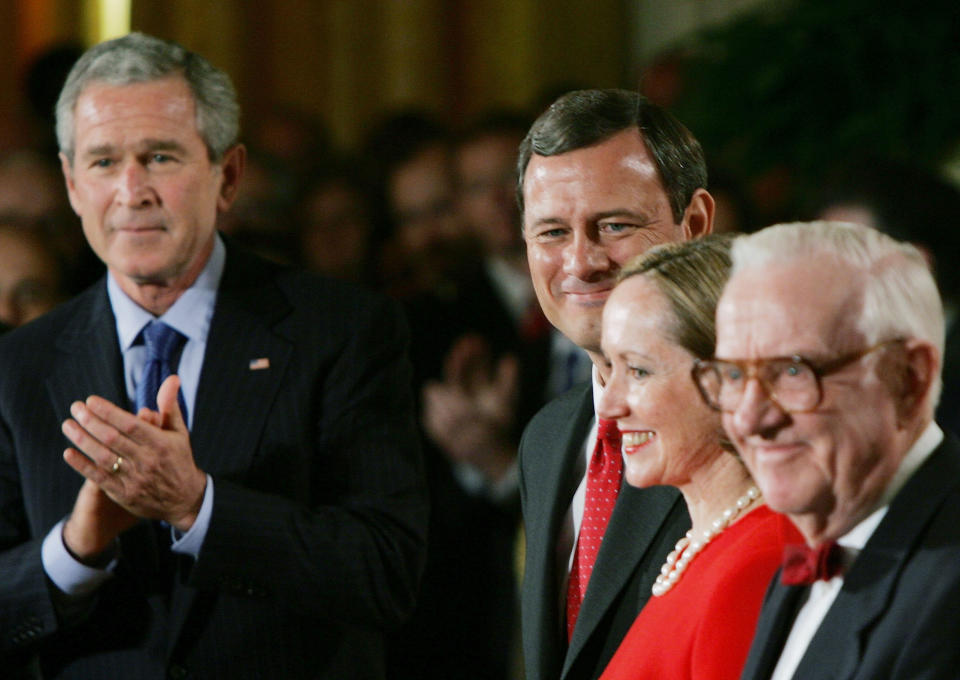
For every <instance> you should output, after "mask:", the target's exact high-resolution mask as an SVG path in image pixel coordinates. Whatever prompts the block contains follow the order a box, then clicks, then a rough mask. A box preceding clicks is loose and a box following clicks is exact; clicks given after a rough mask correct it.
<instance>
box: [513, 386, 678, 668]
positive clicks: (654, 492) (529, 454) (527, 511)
mask: <svg viewBox="0 0 960 680" xmlns="http://www.w3.org/2000/svg"><path fill="white" fill-rule="evenodd" d="M592 418H593V391H592V389H591V386H590V384H589V383H585V384H583V385H580V386H577V387H574V388H573V389H571V390H570V391H569V392H567V393H566V394H564V395H561V396H560V397H557V398H556V399H554V400H553V401H552V402H550V403H549V404H547V405H546V406H544V407H543V409H542V410H541V411H540V412H539V413H538V414H537V415H536V416H535V417H534V419H533V420H532V421H530V424H529V425H528V426H527V429H526V431H525V432H524V435H523V440H522V441H521V443H520V495H521V501H522V503H523V521H524V527H525V529H526V538H527V544H526V563H525V568H524V577H523V592H522V597H521V609H522V612H521V613H522V628H523V654H524V666H525V668H526V678H527V680H555V679H557V678H562V679H564V680H574V679H577V680H581V679H585V678H596V677H598V676H599V675H600V673H601V672H602V671H603V669H604V668H605V667H606V665H607V662H609V661H610V657H611V656H613V652H614V651H616V649H617V647H618V646H619V645H620V641H621V640H622V639H623V636H624V635H625V634H626V632H627V630H628V629H629V628H630V624H632V623H633V620H634V619H635V618H636V616H637V614H638V613H639V612H640V608H641V607H642V606H643V605H644V603H645V602H646V601H647V600H648V599H649V598H650V587H651V586H652V585H653V581H654V579H655V578H656V575H657V574H658V573H659V571H660V566H661V565H662V564H663V560H664V558H665V557H666V555H667V553H668V552H669V551H670V550H671V549H672V548H673V545H674V544H675V543H676V542H677V540H678V539H680V537H682V536H683V535H684V533H686V531H687V529H689V528H690V518H689V516H688V515H687V509H686V506H685V505H684V502H683V499H682V498H681V497H680V493H679V492H678V491H677V490H676V489H674V488H671V487H665V486H658V487H651V488H649V489H637V488H634V487H632V486H630V485H629V484H627V483H626V481H624V482H623V485H622V486H621V488H620V495H619V496H618V497H617V504H616V506H615V507H614V509H613V515H612V516H611V517H610V524H609V525H608V527H607V532H606V534H605V535H604V538H603V543H602V544H601V546H600V553H599V554H598V555H597V562H596V564H595V565H594V569H593V574H592V575H591V577H590V584H589V586H588V588H587V593H586V596H585V597H584V600H583V605H582V607H581V609H580V614H579V616H578V618H577V627H576V629H575V630H574V633H573V639H572V640H570V644H569V646H568V645H567V640H566V627H565V626H566V624H565V617H564V615H563V613H562V609H561V603H562V601H563V594H562V593H561V591H560V588H559V585H560V576H561V574H563V573H565V570H566V561H565V560H566V559H567V558H568V557H569V555H568V554H562V555H558V554H557V542H558V540H559V537H560V531H561V527H562V524H563V522H564V519H565V517H566V514H567V511H568V509H569V508H570V503H571V501H572V499H573V494H574V492H575V491H576V489H577V486H578V484H579V482H580V479H579V477H578V476H577V475H576V472H575V471H576V470H577V458H578V457H579V456H581V455H583V444H584V440H585V438H586V436H587V432H588V431H589V429H590V424H591V422H592Z"/></svg>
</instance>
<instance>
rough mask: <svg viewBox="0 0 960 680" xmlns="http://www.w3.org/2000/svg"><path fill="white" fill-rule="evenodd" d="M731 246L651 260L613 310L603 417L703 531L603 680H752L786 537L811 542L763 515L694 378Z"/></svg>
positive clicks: (667, 572)
mask: <svg viewBox="0 0 960 680" xmlns="http://www.w3.org/2000/svg"><path fill="white" fill-rule="evenodd" d="M731 240H732V239H731V237H729V236H727V235H723V236H708V237H705V238H702V239H696V240H693V241H688V242H685V243H677V244H667V245H663V246H659V247H656V248H653V249H651V250H650V251H648V252H647V253H646V254H645V255H642V256H640V257H639V258H638V259H636V260H634V261H632V262H630V263H628V264H627V265H626V266H625V267H624V269H623V271H622V272H621V274H620V282H619V283H618V284H617V286H616V288H615V289H614V290H613V292H612V293H611V294H610V298H609V300H608V301H607V304H606V306H605V308H604V311H603V338H602V347H603V351H604V354H605V355H606V357H607V358H608V360H609V361H610V365H611V369H610V376H609V378H608V380H607V382H606V385H605V387H604V392H603V396H602V397H601V400H600V404H599V409H598V414H599V415H600V416H601V417H603V418H609V419H615V420H616V421H617V426H618V427H619V428H620V431H621V432H622V436H623V454H624V467H625V476H626V478H627V481H628V482H629V483H630V484H632V485H634V486H641V487H647V486H655V485H662V484H666V485H671V486H675V487H677V488H679V489H680V491H681V493H682V494H683V497H684V500H685V501H686V503H687V508H688V510H689V512H690V517H691V519H692V521H693V528H692V529H691V530H690V531H689V532H688V533H687V535H686V536H683V537H679V538H680V540H679V541H678V543H677V545H676V549H675V550H674V551H673V552H672V553H671V554H670V555H669V556H668V557H667V560H666V564H664V566H663V569H662V570H661V575H660V576H659V577H658V578H657V581H656V583H655V584H654V586H653V594H654V595H655V596H656V597H654V599H653V600H651V601H650V602H649V603H648V604H647V605H646V606H645V607H644V609H643V610H642V611H641V612H640V615H639V616H638V617H637V619H636V621H635V622H634V624H633V627H632V628H631V629H630V632H629V633H628V634H627V636H626V637H625V638H624V641H623V643H622V644H621V646H620V648H619V649H618V651H617V653H616V654H615V656H614V657H613V659H612V660H611V662H610V665H609V666H608V667H607V669H606V671H605V672H604V674H603V676H602V677H603V678H604V679H607V680H611V679H615V678H651V677H656V678H666V677H669V678H690V679H691V680H692V679H694V678H696V679H697V680H704V679H706V680H719V679H724V680H725V679H727V678H729V679H731V680H732V679H734V678H738V677H739V675H740V671H741V669H742V668H743V664H744V662H745V660H746V656H747V651H748V649H749V645H750V640H751V638H752V636H753V630H754V625H755V624H756V619H757V616H758V614H759V611H760V605H761V600H762V597H763V593H764V591H765V590H766V587H767V583H768V581H769V580H770V578H771V576H772V575H773V573H774V571H775V570H776V568H777V567H778V566H779V564H780V558H781V554H782V552H783V545H784V543H785V541H786V539H788V538H789V539H792V540H794V541H798V540H799V534H797V532H796V530H794V529H793V528H792V526H791V525H790V524H789V523H788V522H787V521H786V520H784V519H782V518H780V517H778V516H776V515H774V514H773V513H772V512H771V511H770V510H768V509H767V508H766V507H764V506H763V500H762V498H761V497H760V493H759V492H758V491H757V488H756V487H755V486H754V485H753V481H752V479H751V478H750V474H749V473H748V472H747V470H746V468H745V467H744V466H743V464H742V463H741V461H740V460H739V458H738V457H737V456H736V454H735V453H733V450H732V448H731V447H730V445H729V443H728V442H726V441H724V438H723V435H722V430H721V427H720V414H719V413H717V412H716V411H714V410H712V409H711V408H710V407H708V406H707V405H706V404H705V403H703V401H702V400H701V399H700V396H699V394H698V391H697V386H696V385H695V384H694V381H693V378H692V376H691V369H692V368H693V366H694V362H695V361H696V360H697V359H707V358H709V357H711V356H712V354H713V347H714V342H715V330H714V312H715V308H716V304H717V300H718V298H719V296H720V292H721V290H722V288H723V284H724V282H725V281H726V278H727V276H728V275H729V270H730V256H729V250H730V243H731Z"/></svg>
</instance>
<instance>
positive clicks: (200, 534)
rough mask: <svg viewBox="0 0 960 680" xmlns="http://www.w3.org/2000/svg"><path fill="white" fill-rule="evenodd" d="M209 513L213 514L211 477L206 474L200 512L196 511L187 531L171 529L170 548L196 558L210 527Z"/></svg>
mask: <svg viewBox="0 0 960 680" xmlns="http://www.w3.org/2000/svg"><path fill="white" fill-rule="evenodd" d="M211 515H213V477H211V476H210V475H209V474H208V475H207V488H206V489H205V490H204V492H203V503H202V504H201V505H200V512H198V513H197V519H196V520H195V521H194V523H193V526H192V527H190V529H189V531H187V532H186V533H184V534H181V533H180V532H179V531H177V530H175V529H171V531H172V532H173V543H172V544H171V546H170V549H171V550H173V552H176V553H180V554H182V555H189V556H190V557H192V558H193V559H197V557H199V556H200V549H201V548H202V547H203V541H204V539H205V538H206V537H207V530H208V529H209V528H210V517H211Z"/></svg>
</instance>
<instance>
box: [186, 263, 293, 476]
mask: <svg viewBox="0 0 960 680" xmlns="http://www.w3.org/2000/svg"><path fill="white" fill-rule="evenodd" d="M227 252H228V257H227V265H226V269H225V271H224V275H223V281H222V282H221V286H220V290H219V292H218V294H217V302H216V306H215V308H214V314H213V319H212V321H211V324H210V335H209V337H208V338H207V350H206V353H205V355H204V358H203V368H202V371H201V374H200V382H199V384H198V386H197V398H196V407H195V408H196V413H195V414H194V420H193V430H192V431H191V436H190V438H191V442H192V444H193V450H194V456H195V458H196V460H197V464H198V465H199V466H200V468H201V469H203V470H205V471H207V472H209V473H211V474H222V475H226V476H230V477H234V478H235V477H236V476H237V475H242V474H243V473H244V472H245V471H247V470H249V468H250V466H251V462H252V459H253V456H254V454H255V452H256V451H257V447H258V445H259V442H260V432H261V431H262V429H263V427H264V425H265V423H266V419H267V415H268V413H269V411H270V408H269V407H270V404H271V403H272V402H273V399H274V397H275V396H276V393H277V390H278V389H279V388H280V385H281V383H282V378H283V376H284V374H285V373H286V370H287V364H288V362H289V360H290V356H291V353H292V349H293V348H292V344H291V343H290V342H289V341H288V340H286V339H284V338H282V337H280V336H279V335H278V334H277V333H276V332H275V329H274V326H275V324H276V323H277V321H279V320H280V319H282V318H283V317H284V316H286V315H287V314H288V313H289V310H290V307H289V303H288V302H287V300H286V297H285V296H284V295H283V294H282V292H281V291H280V290H279V289H278V288H277V286H276V283H275V282H274V280H273V277H272V276H268V271H269V270H267V269H265V267H264V266H257V264H256V263H255V262H253V261H251V260H250V259H249V258H248V257H247V256H245V255H244V254H243V253H239V252H236V251H234V250H232V249H228V251H227Z"/></svg>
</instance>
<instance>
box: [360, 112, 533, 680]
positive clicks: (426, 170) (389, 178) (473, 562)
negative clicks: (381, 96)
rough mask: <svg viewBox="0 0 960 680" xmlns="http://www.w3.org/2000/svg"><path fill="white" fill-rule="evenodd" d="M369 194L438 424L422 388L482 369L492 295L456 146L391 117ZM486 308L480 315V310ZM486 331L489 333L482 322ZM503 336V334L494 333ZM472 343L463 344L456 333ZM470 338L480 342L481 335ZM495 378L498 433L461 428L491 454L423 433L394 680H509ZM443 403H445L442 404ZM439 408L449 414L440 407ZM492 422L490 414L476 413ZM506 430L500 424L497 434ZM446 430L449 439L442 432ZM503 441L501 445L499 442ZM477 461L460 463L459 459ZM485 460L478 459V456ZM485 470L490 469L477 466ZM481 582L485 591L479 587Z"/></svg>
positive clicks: (371, 154) (512, 366)
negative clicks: (409, 601) (417, 564)
mask: <svg viewBox="0 0 960 680" xmlns="http://www.w3.org/2000/svg"><path fill="white" fill-rule="evenodd" d="M366 148H367V149H368V152H367V153H368V158H369V159H370V161H371V162H372V163H373V164H374V170H375V176H374V177H375V186H376V187H377V188H378V192H379V195H381V196H382V197H383V201H384V203H383V205H384V209H385V213H386V215H387V219H388V221H389V222H390V227H391V229H392V232H391V234H392V235H391V239H390V242H389V243H388V244H387V245H386V246H385V248H384V249H383V251H382V260H381V262H382V263H383V264H384V265H385V271H382V272H381V273H382V275H383V276H384V285H385V286H386V290H387V291H389V292H391V293H392V294H393V295H395V296H396V297H398V298H399V299H400V300H402V301H403V304H404V309H405V310H406V312H407V317H408V319H409V321H410V327H411V334H412V342H411V356H412V358H413V363H414V389H415V390H416V391H417V394H418V396H420V397H421V401H420V409H421V411H420V421H421V424H422V425H424V424H425V419H426V418H427V417H428V416H427V414H428V413H429V414H432V415H431V416H430V417H431V418H432V417H434V416H436V415H437V413H436V410H434V409H432V407H433V406H438V404H436V403H435V401H434V400H433V399H432V397H431V398H428V399H425V397H427V396H428V395H427V394H426V391H425V390H424V386H425V385H426V384H428V383H430V381H441V380H444V379H445V376H450V375H451V374H462V375H463V377H462V378H461V377H460V375H457V378H456V379H455V380H452V382H455V383H458V384H460V383H462V382H463V381H467V380H471V379H472V377H473V376H483V377H484V380H485V379H486V376H487V375H489V374H490V372H491V371H493V370H495V369H493V368H492V367H491V362H495V361H496V358H495V357H492V356H491V355H490V354H489V352H488V351H487V349H480V350H479V351H476V350H477V348H476V347H474V346H472V345H471V344H470V343H471V342H474V341H479V342H481V343H482V344H484V345H485V346H486V347H489V345H487V344H486V343H488V342H489V337H488V336H487V335H486V334H485V331H486V330H487V329H486V328H485V327H484V325H485V324H484V321H485V320H486V319H488V318H489V313H488V312H486V311H484V310H485V309H487V308H488V307H489V305H490V300H489V297H486V296H481V297H476V296H475V290H474V289H473V282H475V281H476V280H477V277H478V276H479V274H480V272H481V271H482V265H483V251H482V250H481V248H480V247H479V246H478V245H477V244H478V243H479V242H478V240H477V238H476V237H475V235H474V234H473V233H472V231H471V229H469V227H468V226H467V223H466V222H465V221H464V219H463V217H462V214H461V212H460V204H459V194H458V183H457V182H458V175H457V173H456V165H455V158H456V157H455V155H454V146H453V137H452V135H451V133H450V131H449V130H447V129H446V128H445V127H444V126H442V125H440V124H438V123H437V122H436V121H434V120H433V119H432V118H430V117H429V116H425V115H423V114H419V113H414V112H403V113H399V114H397V115H395V116H392V117H390V118H388V119H387V120H386V121H384V123H383V124H382V126H381V127H380V128H379V129H378V130H375V131H374V133H373V134H372V135H371V138H370V141H369V142H368V144H367V145H366ZM481 305H482V306H483V309H481V308H480V306H481ZM487 325H489V324H487ZM501 333H502V331H501ZM467 334H472V338H471V339H469V340H468V341H467V344H462V343H461V339H462V338H464V336H465V335H467ZM478 336H479V338H478ZM503 366H504V367H505V368H503V369H502V370H501V371H500V376H501V378H502V379H501V380H500V381H499V382H498V387H502V389H503V391H504V393H506V394H505V395H504V394H498V395H497V398H496V399H495V400H493V401H494V405H495V410H496V413H495V421H496V422H495V426H494V427H493V428H492V430H491V428H490V427H489V421H485V422H483V427H482V428H474V427H473V426H474V423H473V422H470V423H469V425H470V427H471V428H472V429H468V428H465V429H463V430H461V431H460V432H459V433H457V434H458V435H459V436H460V438H461V439H462V440H463V441H466V440H467V439H468V438H472V437H475V435H476V433H477V432H478V431H479V432H481V433H482V434H484V435H486V434H489V433H490V432H491V431H492V432H493V433H494V434H495V435H496V436H497V437H498V439H497V440H496V444H497V446H498V448H497V449H496V450H491V451H482V452H480V456H477V453H478V452H477V449H476V448H475V447H474V446H473V443H475V440H473V441H471V443H469V444H467V445H466V446H464V445H463V442H462V441H458V442H456V443H455V445H456V446H458V447H459V448H448V447H447V444H449V440H447V439H443V438H439V437H438V438H434V437H433V436H431V435H430V433H429V430H430V429H431V428H429V427H427V428H424V431H423V438H424V444H425V446H424V452H425V460H426V470H427V479H428V485H429V490H430V499H431V516H430V532H429V548H428V557H427V565H426V569H425V572H424V578H423V584H422V587H421V591H420V598H419V601H418V604H417V609H416V612H415V613H414V617H413V619H412V620H411V621H410V622H409V623H408V624H407V625H406V626H404V627H403V629H402V630H401V631H400V633H399V634H398V635H397V636H395V637H394V639H392V640H391V641H390V648H389V660H390V663H389V668H390V675H391V677H392V678H395V679H397V680H399V679H406V678H410V679H411V680H412V679H414V678H416V679H417V680H423V679H425V678H426V679H432V678H436V679H438V680H439V679H441V678H442V679H446V678H451V677H456V678H468V679H476V680H499V679H501V678H506V677H508V673H509V665H510V648H511V642H512V639H513V636H514V629H513V612H514V610H515V607H516V602H515V592H516V591H515V584H514V570H513V566H514V564H513V551H514V539H515V536H516V529H517V521H518V517H519V515H518V508H517V497H516V486H515V484H511V483H510V481H509V480H506V483H505V484H504V485H497V484H494V483H491V482H490V481H488V480H489V479H491V478H494V479H496V478H497V477H499V476H502V475H503V474H505V473H506V472H507V471H508V470H509V468H510V461H511V459H512V458H513V455H514V454H513V451H512V450H510V449H509V447H510V446H511V445H512V442H511V441H510V438H509V435H507V436H506V437H505V439H499V437H501V435H502V433H503V432H504V431H509V427H510V425H512V423H513V422H514V417H515V414H514V413H513V408H514V407H515V405H516V394H515V389H516V382H517V380H516V371H517V370H518V369H517V363H516V359H515V358H511V361H509V362H507V363H506V364H503ZM440 401H445V399H443V397H442V396H441V397H440ZM439 406H441V407H442V406H446V404H440V405H439ZM480 415H483V416H485V417H489V412H488V413H484V414H480ZM503 423H506V424H505V425H503ZM444 431H446V430H445V429H444ZM502 442H503V443H502ZM464 449H466V450H467V454H468V455H473V456H477V457H475V458H474V459H473V460H469V461H467V460H463V459H462V457H461V456H460V455H459V452H460V451H463V450H464ZM484 454H487V455H484ZM489 461H492V462H493V463H494V464H495V466H496V469H495V471H494V470H493V469H491V468H487V469H486V470H483V472H480V471H479V470H481V469H482V467H481V466H483V465H485V464H486V463H487V462H489ZM481 584H482V585H481Z"/></svg>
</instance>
